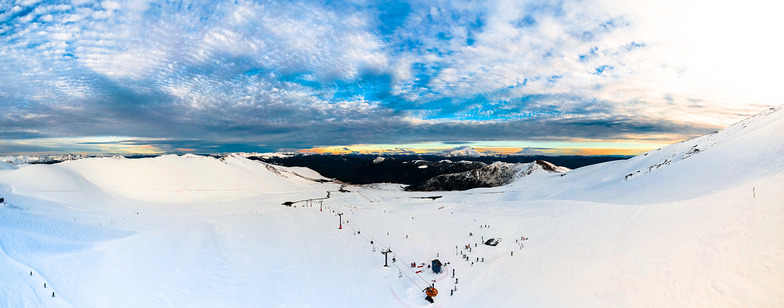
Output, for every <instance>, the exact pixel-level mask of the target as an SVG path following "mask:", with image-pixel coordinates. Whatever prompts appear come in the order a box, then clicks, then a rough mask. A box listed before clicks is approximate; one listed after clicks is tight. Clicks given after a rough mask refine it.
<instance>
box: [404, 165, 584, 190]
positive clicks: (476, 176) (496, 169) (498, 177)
mask: <svg viewBox="0 0 784 308" xmlns="http://www.w3.org/2000/svg"><path fill="white" fill-rule="evenodd" d="M569 170H570V169H569V168H565V167H559V166H556V165H553V164H551V163H549V162H546V161H542V160H537V161H534V162H531V163H527V164H521V163H517V164H510V163H504V162H495V163H492V164H490V165H486V166H483V167H480V168H476V169H473V170H469V171H464V172H460V173H450V174H442V175H439V176H436V177H433V178H431V179H429V180H427V181H425V182H424V183H422V184H419V185H412V186H409V187H406V190H411V191H445V190H467V189H471V188H477V187H494V186H501V185H506V184H509V183H512V182H513V181H515V180H517V179H519V178H522V177H525V176H529V175H531V174H533V173H534V172H546V173H563V172H567V171H569Z"/></svg>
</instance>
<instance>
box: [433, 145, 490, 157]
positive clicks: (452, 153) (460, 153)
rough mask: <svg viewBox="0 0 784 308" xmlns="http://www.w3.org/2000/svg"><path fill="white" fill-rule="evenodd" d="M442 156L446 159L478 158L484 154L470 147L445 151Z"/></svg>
mask: <svg viewBox="0 0 784 308" xmlns="http://www.w3.org/2000/svg"><path fill="white" fill-rule="evenodd" d="M443 155H444V156H446V157H479V156H484V154H482V152H479V151H477V150H476V149H474V148H472V147H470V146H461V147H456V148H454V149H451V150H448V151H445V152H444V153H443Z"/></svg>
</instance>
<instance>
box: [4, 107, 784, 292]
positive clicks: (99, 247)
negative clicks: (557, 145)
mask: <svg viewBox="0 0 784 308" xmlns="http://www.w3.org/2000/svg"><path fill="white" fill-rule="evenodd" d="M782 113H783V112H782V111H780V110H776V111H769V112H767V113H766V114H762V115H760V116H757V117H754V118H752V119H749V120H746V121H743V122H741V123H739V124H736V125H734V126H732V127H730V128H728V129H727V130H723V131H720V132H717V133H715V134H712V135H709V136H706V137H702V138H698V139H695V140H691V141H686V142H683V143H679V144H676V145H672V146H669V147H664V148H662V149H660V150H658V151H652V152H650V153H648V154H647V155H641V156H638V157H635V158H632V159H629V160H625V161H615V162H609V163H604V164H599V165H594V166H588V167H584V168H579V169H575V170H572V171H569V172H566V173H549V172H533V173H532V174H531V176H524V177H520V178H519V179H518V180H516V181H514V182H513V183H511V184H509V185H505V186H499V187H493V188H481V189H473V190H468V191H455V192H438V193H434V192H404V191H401V190H400V189H398V188H397V187H396V186H393V185H374V186H373V187H359V186H346V187H341V186H340V185H339V184H336V183H319V182H316V181H311V180H308V179H307V178H318V175H317V174H314V173H312V172H310V171H308V170H304V169H301V168H282V167H275V166H269V165H265V164H261V163H258V162H254V161H248V160H245V159H244V158H240V157H228V158H226V159H224V160H219V159H215V158H205V157H195V156H186V157H177V156H164V157H159V158H150V159H138V160H125V159H109V158H105V159H85V160H78V161H73V162H67V163H62V164H56V165H30V166H24V167H21V168H19V169H15V170H1V171H0V197H4V198H5V199H6V204H5V205H3V206H0V306H1V307H247V306H263V307H431V306H437V307H695V306H700V307H782V306H784V292H782V287H781V285H782V281H784V202H782V200H784V190H782V189H781V184H782V183H784V158H782V155H781V154H782V153H784V138H782V137H784V135H782V134H784V116H783V115H782ZM695 145H696V147H695ZM693 149H699V151H696V150H693ZM668 159H669V163H665V164H662V162H665V161H667V160H668ZM539 166H542V165H539ZM651 166H656V167H651ZM525 170H527V169H525ZM638 170H639V171H640V172H636V171H638ZM629 174H632V176H628V177H627V175H629ZM306 200H309V201H306ZM284 201H291V202H295V203H294V204H293V206H291V207H286V206H282V205H281V203H283V202H284ZM338 213H342V216H340V217H338V216H337V214H338ZM339 224H340V225H341V226H342V228H339V227H338V226H339ZM489 238H500V239H501V242H500V244H498V245H497V246H486V245H482V244H481V242H482V241H483V240H486V239H489ZM523 238H526V239H527V240H522V239H523ZM469 247H470V248H469ZM386 249H390V250H391V252H390V253H389V255H388V256H389V262H388V263H389V267H384V266H383V265H384V255H383V254H381V252H382V251H386ZM393 257H394V261H393V259H392V258H393ZM436 258H438V259H439V260H441V261H442V262H444V263H447V264H446V265H445V267H444V269H445V271H444V272H443V273H438V274H437V273H433V272H432V271H431V270H428V269H427V267H426V266H424V267H421V268H420V267H418V266H419V265H420V264H422V263H430V261H431V260H433V259H436ZM412 262H414V263H416V264H417V267H413V268H412V267H411V266H410V264H411V263H412ZM452 273H454V274H455V275H454V277H453V276H452ZM458 279H459V282H458ZM44 283H46V284H47V285H46V287H44V285H43V284H44ZM430 284H433V285H434V286H435V287H436V288H437V289H438V290H439V295H438V296H436V298H435V304H430V303H428V302H427V301H425V299H424V294H423V292H422V290H423V288H425V287H426V286H428V285H430ZM452 290H454V291H452ZM52 292H55V294H56V297H52ZM452 293H453V295H452Z"/></svg>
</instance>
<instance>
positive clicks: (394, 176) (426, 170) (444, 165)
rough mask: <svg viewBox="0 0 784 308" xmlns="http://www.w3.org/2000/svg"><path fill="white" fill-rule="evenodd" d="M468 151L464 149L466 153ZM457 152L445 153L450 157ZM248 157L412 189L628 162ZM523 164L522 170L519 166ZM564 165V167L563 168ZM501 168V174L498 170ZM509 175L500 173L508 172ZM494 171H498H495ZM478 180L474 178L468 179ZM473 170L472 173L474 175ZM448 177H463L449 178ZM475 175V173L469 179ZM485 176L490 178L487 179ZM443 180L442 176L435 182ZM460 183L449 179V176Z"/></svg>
mask: <svg viewBox="0 0 784 308" xmlns="http://www.w3.org/2000/svg"><path fill="white" fill-rule="evenodd" d="M464 152H466V151H464ZM451 154H453V153H446V154H445V155H451ZM249 158H250V159H254V160H260V161H263V162H266V163H271V164H275V165H281V166H287V167H307V168H310V169H313V170H315V171H316V172H318V173H320V174H321V175H323V176H325V177H329V178H333V179H336V180H338V181H342V182H346V183H351V184H372V183H399V184H404V185H407V186H408V188H407V189H409V190H465V189H470V188H475V187H490V186H497V185H496V184H497V183H501V184H498V185H503V184H506V183H509V182H511V180H512V179H513V178H515V174H516V172H517V171H519V170H520V169H526V168H528V167H529V165H530V164H531V163H533V162H540V163H539V166H542V165H552V166H554V167H553V168H561V169H559V170H569V169H575V168H579V167H583V166H587V165H592V164H597V163H602V162H607V161H613V160H620V159H626V158H628V157H625V156H520V155H493V156H488V155H483V156H451V157H448V159H447V157H445V156H443V155H388V156H376V155H303V154H297V155H286V156H281V155H276V156H250V157H249ZM515 165H520V166H515ZM559 166H561V167H559ZM495 169H497V170H495ZM506 169H508V170H507V171H503V172H502V171H501V170H506ZM493 170H495V171H493ZM465 172H469V173H467V175H468V177H474V178H473V179H472V180H468V179H466V174H464V173H465ZM471 172H473V173H471ZM450 174H463V175H462V176H459V175H454V176H452V177H445V176H446V175H450ZM471 174H473V175H471ZM487 174H492V175H491V176H490V177H491V178H492V179H491V178H487ZM439 176H442V177H440V178H437V177H439ZM459 177H462V178H463V179H462V180H460V181H449V182H452V183H446V180H447V179H449V178H452V179H456V178H459Z"/></svg>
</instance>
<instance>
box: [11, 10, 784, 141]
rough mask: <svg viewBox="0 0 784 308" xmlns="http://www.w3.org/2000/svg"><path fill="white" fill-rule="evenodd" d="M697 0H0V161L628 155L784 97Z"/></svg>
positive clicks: (742, 21)
mask: <svg viewBox="0 0 784 308" xmlns="http://www.w3.org/2000/svg"><path fill="white" fill-rule="evenodd" d="M683 2H686V3H683ZM715 2H717V1H674V0H673V1H670V0H663V1H653V2H652V1H609V0H608V1H361V0H356V1H207V0H204V1H157V0H149V1H148V0H130V1H119V0H118V1H87V0H73V1H37V0H6V1H0V107H1V108H2V114H0V154H16V153H41V152H79V153H81V152H90V153H95V152H111V153H125V152H138V153H152V152H197V153H217V152H235V151H243V152H257V151H258V152H266V151H281V150H303V149H304V150H311V151H313V150H316V151H325V149H330V148H333V149H334V148H349V149H351V147H352V146H353V147H357V148H360V147H361V148H363V149H367V148H373V145H378V147H377V148H379V149H390V150H391V151H407V150H411V149H423V148H427V147H428V145H432V148H443V147H450V146H454V147H457V146H461V145H471V146H475V147H484V148H497V147H498V145H503V147H507V148H519V149H523V148H529V150H530V149H531V148H537V147H542V149H544V150H546V149H548V145H550V146H552V147H553V148H559V147H560V148H572V149H574V148H595V147H596V145H602V146H606V147H607V148H608V149H612V148H613V145H617V147H614V148H616V149H630V148H633V149H638V150H639V151H642V150H644V149H650V148H656V147H659V146H661V145H663V144H668V143H673V142H677V141H681V140H684V139H687V138H690V137H694V136H697V135H700V134H703V133H707V132H710V131H713V130H716V129H718V128H721V127H724V126H726V125H729V124H731V123H733V122H735V121H738V120H740V119H742V118H743V117H746V116H749V115H752V114H754V113H757V112H760V111H762V110H763V109H764V108H766V107H770V106H778V105H781V104H782V103H784V99H782V98H781V97H780V95H779V93H778V90H777V89H778V88H779V87H780V85H779V84H778V83H779V82H780V80H781V78H780V77H778V76H779V75H780V72H781V71H782V69H784V62H783V61H782V56H781V55H782V54H784V46H782V44H784V43H782V42H781V39H780V38H778V34H779V32H780V29H784V24H783V23H782V21H780V20H781V18H779V16H776V12H780V11H781V10H780V9H781V7H778V6H781V5H780V4H776V3H771V2H772V1H757V0H752V1H742V2H741V1H737V2H732V1H718V2H721V3H715ZM556 145H557V146H556Z"/></svg>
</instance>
